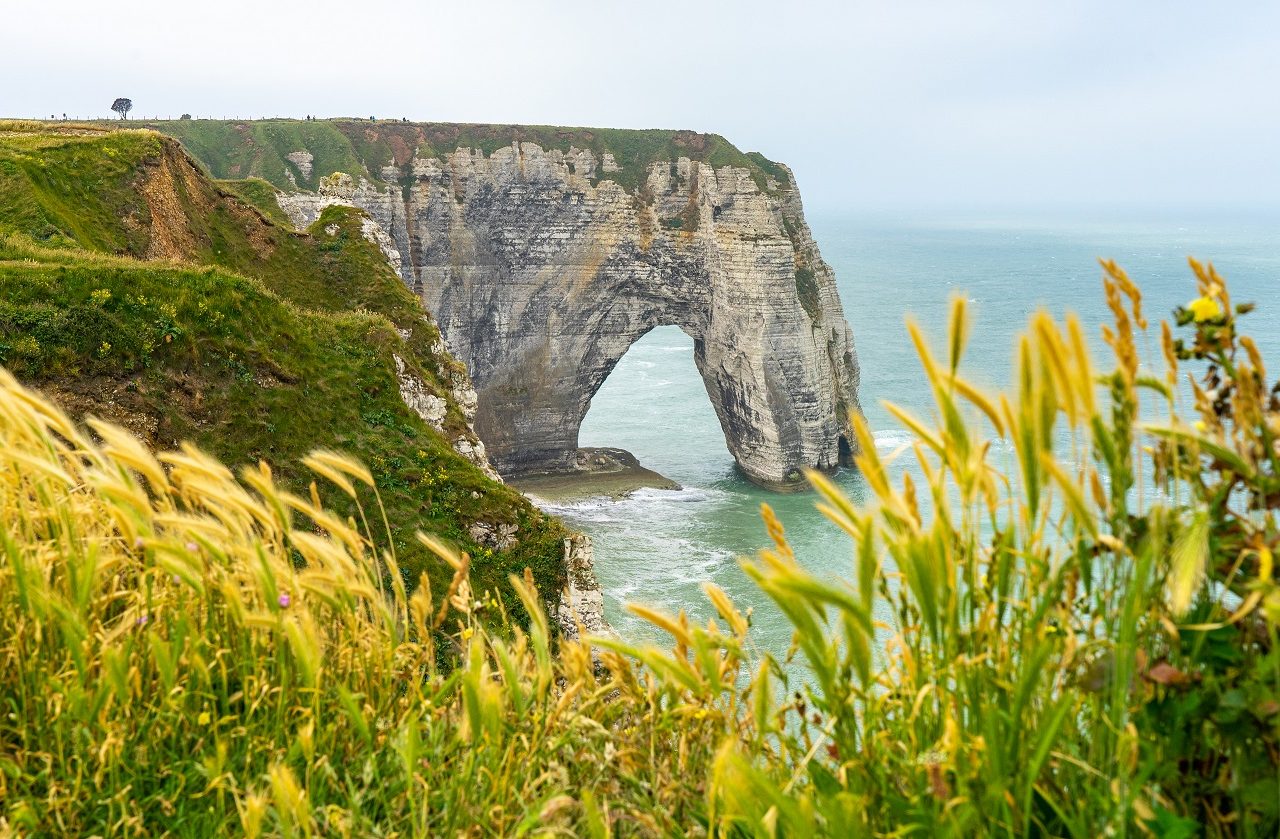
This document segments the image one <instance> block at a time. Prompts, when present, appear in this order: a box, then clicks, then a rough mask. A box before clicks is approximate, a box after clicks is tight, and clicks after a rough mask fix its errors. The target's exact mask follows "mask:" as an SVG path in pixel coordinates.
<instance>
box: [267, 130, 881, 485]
mask: <svg viewBox="0 0 1280 839" xmlns="http://www.w3.org/2000/svg"><path fill="white" fill-rule="evenodd" d="M616 168H617V167H616V164H614V162H613V161H612V160H611V159H610V156H608V155H605V156H604V159H603V160H600V161H597V160H596V158H595V156H594V155H593V153H592V152H591V151H589V150H579V149H570V150H569V151H568V152H562V151H556V150H553V151H544V150H543V149H542V148H541V147H539V146H537V145H534V144H532V143H520V144H516V143H513V144H512V145H511V146H509V147H506V148H502V149H499V150H497V151H496V152H494V153H493V154H492V155H488V156H486V155H484V154H482V153H481V152H478V151H472V150H467V149H459V150H458V151H456V152H454V153H453V154H451V155H448V156H447V157H445V158H427V159H423V158H418V157H415V158H413V159H412V160H411V161H410V162H409V163H407V164H405V165H404V166H402V167H400V168H396V167H390V166H389V167H387V170H386V171H384V172H381V173H379V177H381V178H382V179H383V181H384V182H389V183H397V184H404V186H403V187H399V186H398V187H384V186H377V185H374V184H372V183H370V182H368V181H365V180H360V181H356V180H355V179H352V178H351V177H349V176H345V175H342V174H341V173H338V174H335V175H332V176H330V177H327V178H325V179H324V181H323V183H322V186H321V193H320V194H319V195H314V196H313V195H293V196H286V197H285V198H284V199H283V200H282V202H281V203H282V206H284V208H285V210H286V211H287V212H288V213H289V214H290V216H291V217H292V218H293V219H294V220H295V222H296V223H298V224H306V223H309V222H310V221H312V220H314V219H315V217H316V216H317V215H318V214H319V212H320V210H321V209H323V207H324V206H325V205H326V204H330V203H349V204H353V205H355V206H359V207H362V208H363V209H365V210H366V211H367V212H368V213H369V214H370V216H371V217H372V218H373V219H375V220H376V221H377V222H378V224H379V226H380V227H381V228H382V229H383V230H384V231H385V233H386V234H387V236H388V237H389V240H390V245H389V246H386V247H384V252H386V253H388V256H391V254H392V253H395V254H398V256H399V259H400V264H399V268H400V273H401V275H402V276H403V277H404V279H405V282H407V283H409V284H410V286H411V287H412V288H413V289H414V290H415V291H416V292H417V293H418V294H420V295H421V297H422V299H423V302H424V303H425V305H426V307H427V308H428V309H429V310H430V311H431V312H432V313H433V314H434V316H435V318H436V321H437V323H438V324H439V326H440V329H441V332H442V334H443V335H444V337H445V340H446V341H447V342H448V345H449V349H450V350H451V351H452V353H453V355H454V356H455V357H457V358H458V359H459V360H461V361H462V362H463V363H464V364H465V365H466V367H467V369H468V370H469V371H470V375H471V380H472V382H474V384H475V388H476V392H477V395H478V405H477V409H476V417H475V429H476V432H477V433H478V435H479V436H480V438H481V439H482V440H484V442H485V444H486V446H487V448H488V453H489V456H490V458H491V459H492V461H493V463H494V465H496V466H497V468H498V470H499V471H500V472H502V473H503V474H505V475H508V476H512V475H522V474H534V473H549V472H550V473H553V472H560V471H566V470H569V469H571V468H572V466H573V458H574V456H575V453H576V451H577V448H578V429H579V426H580V425H581V423H582V420H583V417H585V415H586V413H587V409H588V408H589V407H590V405H591V398H592V396H593V395H594V394H595V393H596V391H597V390H598V389H599V387H600V385H601V384H602V383H603V382H604V380H605V378H606V377H607V376H608V375H609V373H610V372H611V371H612V370H613V367H614V365H616V364H617V362H618V360H619V359H620V358H621V357H622V356H623V354H624V353H625V352H626V351H627V349H628V348H629V347H630V346H631V344H632V343H634V342H635V341H636V340H637V339H638V338H640V337H641V336H642V335H644V334H645V333H647V332H648V331H649V330H651V329H653V328H654V327H655V326H664V325H675V326H679V327H680V328H681V329H683V330H684V331H685V332H686V333H687V334H688V335H690V336H691V337H692V338H693V339H694V361H695V363H696V365H697V368H698V371H699V372H700V374H701V375H702V378H703V381H704V382H705V384H706V387H707V394H708V396H709V397H710V399H711V402H712V405H713V406H714V407H715V410H716V414H717V416H718V417H719V419H720V423H721V425H722V427H723V428H724V432H725V439H726V441H727V442H728V445H729V449H730V451H731V452H732V454H733V456H734V457H735V458H736V459H737V462H738V464H739V465H740V466H741V468H742V470H743V471H744V472H745V474H746V475H747V476H748V477H750V478H751V479H752V480H754V481H756V482H757V483H760V484H762V485H765V486H769V487H774V488H786V487H790V486H795V485H797V484H798V483H799V482H800V480H801V476H800V473H799V470H800V468H801V467H803V466H813V467H817V468H820V469H830V468H833V467H835V466H836V465H837V464H839V463H841V462H848V461H849V460H850V459H851V457H852V454H853V447H852V443H853V439H854V438H853V434H852V431H851V428H850V424H849V419H848V416H849V412H850V411H851V410H857V407H858V404H857V386H858V365H857V360H856V356H855V353H854V345H853V336H852V333H851V332H850V329H849V326H848V324H847V323H846V322H845V319H844V316H843V313H842V311H841V308H840V301H839V297H838V294H837V291H836V286H835V280H834V276H833V275H832V272H831V269H830V268H829V267H828V266H827V264H826V263H825V262H823V260H822V257H821V255H820V254H819V252H818V248H817V245H816V244H815V242H814V241H813V238H812V236H811V235H810V232H809V228H808V225H807V224H806V223H805V220H804V213H803V210H802V207H801V202H800V196H799V193H798V192H797V190H796V189H795V187H794V179H793V178H791V177H790V172H789V171H787V170H785V168H782V169H781V171H783V172H785V174H786V176H787V183H785V184H780V183H778V182H777V181H774V180H772V179H770V181H769V182H768V183H767V184H766V189H764V190H762V189H761V188H760V187H759V186H758V185H757V183H756V181H755V180H753V178H752V173H751V172H750V171H748V170H747V169H742V168H735V167H729V166H725V167H721V168H718V169H717V168H713V167H712V166H710V165H709V164H707V163H699V162H692V161H690V160H688V159H687V158H680V159H679V160H677V161H675V162H670V163H657V164H653V165H651V166H650V167H649V169H648V173H647V179H646V181H645V182H644V184H643V185H642V186H641V187H640V188H639V189H637V190H636V191H635V193H634V194H630V193H628V192H627V191H626V190H624V189H623V188H622V187H621V186H619V185H618V184H617V183H616V182H614V181H613V180H609V179H608V175H607V174H603V173H607V172H609V171H611V170H613V169H616Z"/></svg>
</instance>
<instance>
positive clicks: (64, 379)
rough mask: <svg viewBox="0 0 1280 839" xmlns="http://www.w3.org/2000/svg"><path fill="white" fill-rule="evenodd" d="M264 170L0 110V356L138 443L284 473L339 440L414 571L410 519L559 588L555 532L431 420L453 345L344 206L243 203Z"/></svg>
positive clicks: (456, 411) (425, 555) (503, 567)
mask: <svg viewBox="0 0 1280 839" xmlns="http://www.w3.org/2000/svg"><path fill="white" fill-rule="evenodd" d="M269 189H270V187H269V185H267V184H265V183H262V182H257V183H254V182H248V183H243V184H235V185H233V186H232V187H231V188H227V187H225V186H219V185H218V184H215V183H213V182H211V181H209V180H208V179H207V178H206V177H205V176H204V175H203V174H202V173H201V172H200V171H199V170H198V168H197V167H196V166H195V165H194V164H193V163H192V162H191V160H190V159H189V158H188V157H187V156H186V155H185V154H184V153H183V152H182V151H181V149H180V148H179V147H178V146H177V144H176V143H175V142H174V141H173V140H171V139H168V138H165V137H163V136H161V135H158V134H155V133H153V132H150V131H108V132H103V131H99V130H94V129H91V128H89V127H84V128H75V127H73V128H67V129H62V132H61V133H56V134H55V133H49V131H48V129H47V127H36V126H29V125H27V126H24V125H22V124H16V123H0V364H4V365H7V366H8V367H9V368H10V369H12V370H13V371H14V372H15V373H16V374H17V375H19V376H20V377H22V379H23V380H24V381H27V382H29V383H31V384H34V385H36V386H37V387H39V388H41V389H43V390H45V391H46V392H48V393H50V394H52V395H54V396H55V397H56V398H57V399H58V400H59V401H60V402H61V403H62V404H64V405H66V406H67V407H68V408H69V409H70V410H72V411H73V412H74V413H76V414H81V413H84V414H94V415H97V416H100V417H104V418H107V419H111V420H113V421H116V422H121V423H123V424H125V425H127V426H128V427H129V428H131V429H132V430H134V431H135V432H137V433H139V434H141V435H142V436H143V437H144V438H145V439H146V440H147V442H148V443H149V444H151V445H154V446H159V447H163V446H176V445H177V444H178V443H179V442H181V441H185V440H191V441H194V442H195V443H196V444H198V445H200V446H201V447H203V448H205V449H207V450H208V451H211V452H213V453H215V454H216V455H217V456H218V457H219V458H220V459H222V460H224V461H225V462H227V463H229V464H232V465H239V464H246V463H254V462H256V461H258V460H259V459H266V460H268V461H270V462H273V463H278V464H280V472H279V473H278V475H277V477H278V478H279V479H280V480H281V481H282V482H283V484H284V485H285V486H289V487H291V488H292V489H294V490H295V491H300V490H302V489H305V484H301V483H298V482H299V481H302V480H303V478H304V477H305V476H304V473H303V472H301V471H300V470H297V469H296V468H295V467H293V466H292V465H291V464H293V463H296V461H297V460H298V459H299V458H300V457H302V456H303V455H304V454H305V453H306V452H307V451H309V450H311V449H312V448H314V447H316V446H317V445H326V446H330V447H333V448H337V449H341V450H343V451H347V452H350V453H352V454H354V455H356V456H358V457H359V458H361V460H362V461H364V462H365V463H367V464H369V466H370V468H371V469H372V470H373V472H374V474H375V476H376V478H377V481H378V486H379V489H380V491H381V492H382V497H383V502H384V504H385V507H386V510H387V513H388V516H389V519H390V521H391V523H392V524H393V525H394V528H393V529H394V531H395V532H396V534H397V539H398V540H399V541H398V544H397V545H396V547H397V549H398V550H399V551H400V561H401V565H402V566H403V567H405V568H406V569H407V570H408V571H409V572H410V573H411V575H412V578H413V579H414V580H416V573H417V571H418V570H421V569H424V568H425V569H428V570H435V571H440V569H441V568H442V567H443V566H441V565H440V563H439V561H438V560H436V559H435V558H434V556H433V555H432V554H431V553H430V552H429V551H427V550H426V549H425V548H424V547H423V546H422V545H421V544H417V543H415V542H414V541H413V540H412V539H411V538H410V534H412V532H413V530H414V529H423V530H428V531H431V532H434V533H437V534H439V535H441V536H442V537H445V538H448V539H450V540H452V541H453V542H454V543H456V544H457V545H459V546H460V547H461V548H462V549H464V550H467V551H469V552H471V554H472V555H473V557H474V558H475V563H474V565H473V573H474V574H475V575H476V581H477V586H479V587H488V588H493V589H494V590H495V591H500V592H501V593H502V594H503V596H504V597H506V598H508V600H509V603H510V605H511V606H512V608H514V609H516V610H517V611H518V610H519V608H520V607H519V606H518V604H517V602H516V601H515V600H514V593H513V592H512V591H511V589H510V588H509V586H508V585H507V583H506V577H507V575H508V573H511V572H519V571H521V570H522V569H523V568H524V567H525V566H530V567H532V568H533V569H534V571H535V572H536V578H537V581H538V583H539V585H540V586H542V587H543V588H544V589H546V590H547V591H548V592H552V593H554V592H557V591H559V586H560V584H561V583H562V581H563V580H564V571H563V567H562V566H563V562H562V554H563V546H562V543H561V540H562V538H563V536H564V535H565V534H564V531H563V529H562V528H561V526H560V525H559V524H558V523H557V522H555V521H554V520H553V519H550V518H547V517H545V516H543V515H542V514H541V513H540V512H538V511H537V510H536V509H535V508H533V507H532V506H531V505H529V504H528V503H527V502H526V501H525V500H524V499H523V498H522V496H520V495H519V493H517V492H515V491H514V490H511V489H509V488H507V487H504V486H502V485H500V484H497V483H495V482H493V481H491V480H489V479H488V478H486V477H485V476H484V475H483V474H482V473H481V472H480V471H479V470H478V469H477V468H476V467H475V466H474V465H473V464H472V463H470V462H469V461H467V460H466V459H464V458H463V457H462V456H460V455H458V454H457V453H456V452H455V451H454V450H453V449H452V447H451V446H450V445H449V442H448V440H447V439H445V438H446V437H448V438H450V439H451V438H452V437H454V436H456V435H457V434H459V433H462V432H463V431H465V429H466V420H465V418H464V417H463V415H462V413H461V410H460V408H459V406H458V405H457V404H456V402H455V401H454V400H453V398H452V397H451V395H450V385H451V382H452V381H453V374H454V373H455V372H456V371H455V370H454V369H453V367H452V365H454V364H456V362H453V361H451V360H449V359H448V358H447V357H442V356H440V355H438V354H437V353H436V352H435V351H434V348H435V347H436V346H437V345H438V342H439V333H438V331H437V329H436V327H435V325H434V323H432V322H431V320H430V318H429V317H428V316H427V315H426V313H425V312H424V311H423V309H422V307H421V306H420V305H419V303H418V301H417V299H416V298H415V297H414V296H413V294H412V293H411V292H409V291H408V289H406V288H405V286H404V284H403V282H401V280H400V279H399V276H398V275H397V274H396V272H395V271H394V270H393V269H392V268H391V267H390V266H389V265H388V264H387V261H386V258H385V257H384V256H383V254H382V253H381V252H380V251H379V250H378V248H377V247H376V246H375V245H373V244H372V243H370V242H368V241H367V240H366V239H365V238H364V236H363V235H362V234H361V216H360V214H359V212H358V211H355V210H352V209H350V208H340V207H335V208H330V209H329V210H327V211H326V212H325V214H324V215H323V216H322V217H321V218H320V219H319V220H318V221H317V222H316V224H315V225H313V226H312V228H311V229H310V230H309V231H306V232H304V233H298V232H295V231H293V230H292V229H291V228H289V227H287V226H282V225H279V224H276V223H274V222H273V221H272V220H271V219H270V218H267V217H265V216H264V215H263V214H262V213H260V212H258V211H256V210H255V209H253V208H252V207H251V206H249V204H247V203H244V202H242V201H241V200H238V196H240V195H244V196H246V197H247V198H248V199H249V200H253V199H261V198H263V197H264V193H265V192H266V191H267V190H269ZM255 203H257V201H255ZM106 254H117V256H107V255H106ZM144 257H150V258H151V259H143V258H144ZM161 260H163V261H161ZM405 336H407V337H405ZM393 355H396V356H399V357H400V358H401V359H402V360H403V362H404V364H405V366H406V370H407V371H408V373H410V374H411V375H413V376H414V377H416V378H417V379H419V380H420V381H421V382H422V383H423V385H424V387H425V388H427V389H428V390H429V391H431V392H434V393H435V394H437V395H439V396H440V397H441V398H442V399H445V400H446V401H447V403H448V410H447V413H446V415H445V417H444V421H443V429H444V436H442V435H441V434H439V433H437V432H436V431H434V430H433V429H432V428H430V427H429V426H428V425H427V424H426V423H425V422H424V421H423V420H422V419H421V418H420V417H419V416H418V415H417V414H415V413H414V412H413V411H411V410H410V409H409V408H407V407H406V406H405V404H404V403H403V401H402V400H401V397H400V393H399V382H398V379H397V371H396V367H395V363H394V358H393ZM344 512H351V510H345V511H344ZM476 522H483V523H486V524H489V525H513V524H514V525H516V526H517V527H518V530H517V537H518V539H519V544H517V545H516V546H514V547H511V548H509V549H506V550H497V549H496V548H497V547H498V546H496V545H483V544H478V543H477V542H476V541H475V539H474V538H473V537H472V535H471V533H470V532H469V528H470V526H471V525H472V524H473V523H476ZM442 573H443V572H442ZM442 573H437V574H433V576H432V579H433V580H435V581H437V582H439V584H440V585H443V584H444V583H445V582H446V581H447V576H442Z"/></svg>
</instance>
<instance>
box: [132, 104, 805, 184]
mask: <svg viewBox="0 0 1280 839" xmlns="http://www.w3.org/2000/svg"><path fill="white" fill-rule="evenodd" d="M145 125H146V126H147V127H149V128H154V129H155V130H157V131H160V132H162V133H164V134H167V135H169V136H171V137H176V138H177V139H179V140H181V141H182V144H183V145H184V146H185V147H186V148H187V149H188V151H190V152H191V153H192V154H193V155H195V157H197V158H198V159H199V160H200V161H201V162H202V163H204V165H205V166H207V167H208V168H209V171H210V172H212V173H213V174H214V176H215V177H219V178H237V179H239V178H248V177H257V178H262V179H263V180H266V181H268V182H270V183H272V184H274V185H275V186H277V187H279V188H281V189H297V188H302V189H308V190H314V189H316V187H317V186H318V185H319V180H320V178H322V177H324V176H325V175H329V174H332V173H333V172H346V173H348V174H351V175H358V176H362V177H366V178H369V179H370V180H373V181H380V180H381V179H382V170H383V168H384V167H386V166H396V167H403V166H405V164H407V163H408V162H409V161H410V160H411V159H412V158H413V157H414V156H415V155H416V156H418V157H439V156H442V155H445V154H449V153H452V152H453V151H455V150H456V149H459V148H470V149H478V150H480V151H483V152H484V153H485V154H492V153H493V152H494V151H496V150H498V149H500V148H503V147H505V146H509V145H511V144H512V143H513V142H531V143H537V144H538V145H539V146H542V147H543V148H544V149H548V150H550V149H559V150H561V151H568V150H569V149H570V148H571V147H572V148H578V149H590V150H591V151H592V152H594V153H595V155H596V159H597V160H600V159H601V158H602V157H603V155H604V154H606V153H608V154H612V155H613V157H614V160H615V161H616V163H617V165H618V167H619V171H617V172H609V173H606V172H603V171H598V172H597V176H598V177H599V178H601V179H609V180H614V181H616V182H618V183H619V184H621V185H622V186H623V187H625V188H627V189H628V190H631V189H634V188H635V187H636V186H637V185H638V184H639V183H640V182H641V181H642V180H643V177H644V174H645V172H646V171H647V170H648V167H649V165H650V164H651V163H656V162H662V161H675V160H676V159H677V158H680V157H688V158H690V159H691V160H699V161H705V162H707V163H710V164H711V165H713V166H739V167H742V168H744V169H748V170H750V171H751V172H752V174H753V176H755V178H756V182H757V183H758V184H759V185H760V186H761V188H763V187H764V186H765V185H766V183H767V179H768V178H770V177H772V178H774V179H775V180H777V181H778V182H779V183H783V184H785V183H787V182H788V181H789V179H788V177H787V174H786V172H785V171H784V170H783V169H782V168H781V167H779V166H778V165H777V164H776V163H773V162H772V161H770V160H768V159H767V158H765V157H764V155H761V154H759V153H756V152H750V153H744V152H742V151H740V150H739V149H738V148H737V147H735V146H734V145H733V144H732V143H730V142H729V141H728V140H726V139H725V138H724V137H721V136H720V135H718V134H701V133H698V132H696V131H671V130H661V129H652V130H632V129H619V128H568V127H561V126H551V125H479V124H466V123H435V122H429V123H411V122H395V121H389V120H388V121H370V120H351V119H334V120H317V121H314V122H312V121H301V120H291V119H270V120H253V121H224V120H171V121H161V122H148V123H145ZM302 151H305V152H307V153H308V154H310V155H312V156H313V159H312V160H311V162H310V166H309V168H308V166H305V165H301V164H300V163H298V162H297V161H294V160H290V158H289V155H291V154H294V153H296V152H302Z"/></svg>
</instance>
